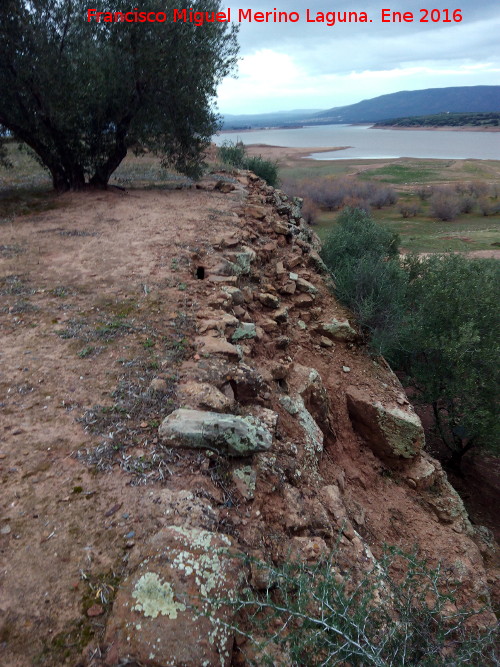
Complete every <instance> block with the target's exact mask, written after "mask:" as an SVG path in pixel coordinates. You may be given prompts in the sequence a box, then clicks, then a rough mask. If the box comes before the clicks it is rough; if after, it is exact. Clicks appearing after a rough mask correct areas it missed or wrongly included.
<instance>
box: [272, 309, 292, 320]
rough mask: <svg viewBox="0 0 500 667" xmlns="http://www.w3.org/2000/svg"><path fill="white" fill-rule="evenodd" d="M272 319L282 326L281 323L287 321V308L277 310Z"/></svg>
mask: <svg viewBox="0 0 500 667" xmlns="http://www.w3.org/2000/svg"><path fill="white" fill-rule="evenodd" d="M273 319H274V320H275V321H276V322H278V323H279V324H282V323H283V322H286V321H287V320H288V308H286V307H283V308H279V309H278V310H277V311H276V312H275V314H274V316H273Z"/></svg>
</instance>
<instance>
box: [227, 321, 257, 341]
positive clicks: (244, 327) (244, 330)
mask: <svg viewBox="0 0 500 667" xmlns="http://www.w3.org/2000/svg"><path fill="white" fill-rule="evenodd" d="M256 335H257V329H256V326H255V324H254V323H253V322H242V323H241V326H239V327H238V328H237V329H236V331H235V332H234V333H233V335H232V336H231V340H232V341H233V343H235V342H236V341H238V340H245V339H249V338H255V336H256Z"/></svg>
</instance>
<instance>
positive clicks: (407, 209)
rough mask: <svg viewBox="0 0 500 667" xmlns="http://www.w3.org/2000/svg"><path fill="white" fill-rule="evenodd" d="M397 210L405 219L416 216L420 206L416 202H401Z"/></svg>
mask: <svg viewBox="0 0 500 667" xmlns="http://www.w3.org/2000/svg"><path fill="white" fill-rule="evenodd" d="M398 210H399V212H400V213H401V215H402V217H403V218H405V219H406V218H414V217H415V216H417V215H418V214H419V213H420V211H421V208H420V206H417V204H401V206H400V207H399V209H398Z"/></svg>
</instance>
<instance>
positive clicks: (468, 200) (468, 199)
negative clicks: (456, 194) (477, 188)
mask: <svg viewBox="0 0 500 667" xmlns="http://www.w3.org/2000/svg"><path fill="white" fill-rule="evenodd" d="M475 206H476V199H475V198H474V197H472V195H464V196H463V197H462V198H461V199H460V212H461V213H472V211H473V210H474V208H475Z"/></svg>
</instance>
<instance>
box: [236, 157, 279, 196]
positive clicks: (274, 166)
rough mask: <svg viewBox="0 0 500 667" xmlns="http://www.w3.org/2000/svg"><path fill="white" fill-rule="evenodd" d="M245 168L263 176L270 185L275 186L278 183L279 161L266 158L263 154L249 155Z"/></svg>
mask: <svg viewBox="0 0 500 667" xmlns="http://www.w3.org/2000/svg"><path fill="white" fill-rule="evenodd" d="M244 168H245V169H249V170H250V171H253V173H254V174H256V175H257V176H259V177H260V178H263V179H264V180H265V182H266V183H267V184H268V185H271V186H272V187H273V188H275V187H276V186H277V185H278V163H277V162H273V161H271V160H264V158H263V157H262V156H261V155H257V156H255V157H247V158H246V160H245V162H244Z"/></svg>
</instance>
